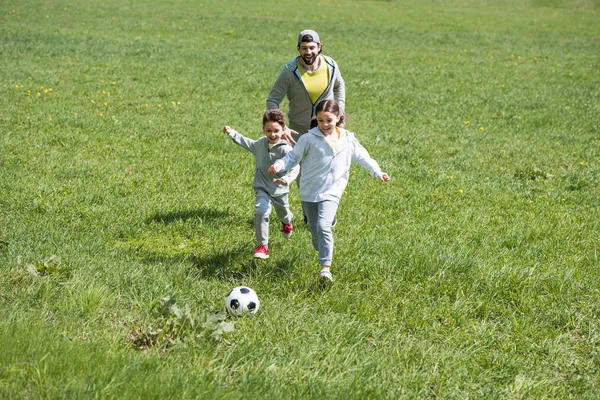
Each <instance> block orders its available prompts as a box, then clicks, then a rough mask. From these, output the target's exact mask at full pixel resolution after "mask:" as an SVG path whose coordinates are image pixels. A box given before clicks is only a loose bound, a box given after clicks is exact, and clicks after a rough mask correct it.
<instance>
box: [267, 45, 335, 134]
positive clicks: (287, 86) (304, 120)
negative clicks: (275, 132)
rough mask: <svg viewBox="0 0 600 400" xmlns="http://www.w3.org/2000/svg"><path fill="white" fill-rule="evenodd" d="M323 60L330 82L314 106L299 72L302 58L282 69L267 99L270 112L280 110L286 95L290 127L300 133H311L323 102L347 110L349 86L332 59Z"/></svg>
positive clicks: (325, 58) (294, 60) (326, 57)
mask: <svg viewBox="0 0 600 400" xmlns="http://www.w3.org/2000/svg"><path fill="white" fill-rule="evenodd" d="M322 57H323V60H324V61H325V63H326V64H327V66H328V67H329V70H330V74H329V83H328V85H327V88H326V89H325V91H324V92H323V94H322V95H321V97H319V99H318V100H317V101H316V102H315V104H313V103H312V100H311V98H310V95H309V94H308V90H306V87H305V86H304V82H302V77H301V75H300V71H298V66H297V64H296V60H297V59H298V58H299V57H296V58H294V59H293V60H292V61H290V62H289V63H287V64H286V65H285V66H284V67H283V69H282V70H281V73H280V74H279V76H278V77H277V79H276V80H275V84H274V85H273V88H272V89H271V92H270V93H269V97H268V98H267V109H271V108H279V104H280V103H281V102H282V101H283V99H284V97H285V96H287V98H288V100H289V110H288V124H289V127H290V128H291V129H293V130H295V131H296V132H298V133H299V134H303V133H306V132H308V131H309V129H310V121H311V119H312V118H313V117H314V116H315V106H316V105H317V104H318V103H319V102H320V101H321V100H329V99H334V100H335V101H336V102H337V103H338V105H339V107H340V109H341V110H344V107H345V103H346V86H345V83H344V79H343V78H342V74H341V73H340V69H339V67H338V65H337V63H336V62H335V61H334V60H333V59H332V58H331V57H328V56H325V55H322ZM323 67H325V65H322V66H321V68H323Z"/></svg>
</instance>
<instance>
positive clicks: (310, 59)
mask: <svg viewBox="0 0 600 400" xmlns="http://www.w3.org/2000/svg"><path fill="white" fill-rule="evenodd" d="M307 57H310V58H309V59H307ZM317 57H318V56H314V57H313V56H302V60H303V61H304V64H306V65H313V64H314V63H315V61H317Z"/></svg>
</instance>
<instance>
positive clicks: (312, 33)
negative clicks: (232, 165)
mask: <svg viewBox="0 0 600 400" xmlns="http://www.w3.org/2000/svg"><path fill="white" fill-rule="evenodd" d="M304 36H310V37H312V40H311V42H315V43H319V44H321V39H319V34H318V33H317V32H315V31H313V30H312V29H305V30H303V31H302V32H300V34H299V35H298V46H300V43H302V38H303V37H304Z"/></svg>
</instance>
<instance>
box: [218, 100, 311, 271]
mask: <svg viewBox="0 0 600 400" xmlns="http://www.w3.org/2000/svg"><path fill="white" fill-rule="evenodd" d="M284 132H285V115H284V114H283V112H282V111H281V110H278V109H272V110H267V111H266V112H265V113H264V114H263V133H264V134H265V136H264V137H262V138H260V139H258V140H252V139H248V138H246V137H244V136H243V135H241V134H240V133H239V132H237V131H235V130H234V129H232V128H230V127H229V126H225V127H224V128H223V133H225V134H226V135H228V136H229V137H230V138H231V140H233V142H234V143H235V144H237V145H239V146H241V147H243V148H245V149H246V150H248V151H250V152H251V153H252V154H254V157H255V160H256V163H255V164H256V172H255V173H254V180H253V181H252V187H253V188H254V193H255V195H256V209H255V212H254V230H255V232H256V242H257V246H256V248H255V249H254V257H256V258H262V259H265V258H268V257H269V216H270V214H271V204H272V205H273V207H274V208H275V212H276V213H277V216H278V217H279V219H280V220H281V221H282V228H281V231H282V232H283V236H284V237H286V238H289V237H290V236H292V232H293V231H294V227H293V225H292V217H293V214H292V212H291V211H290V207H289V203H288V192H289V184H290V183H291V182H292V181H293V180H294V179H296V177H297V176H298V172H299V171H300V167H299V166H296V167H294V168H291V169H290V170H289V171H286V172H285V173H284V172H282V173H280V174H277V175H276V176H275V178H274V177H273V175H270V174H269V173H268V172H267V170H268V169H269V166H270V165H271V164H273V162H275V161H277V160H279V159H280V158H282V157H284V156H285V155H286V154H287V153H289V152H290V151H291V150H292V146H290V145H289V143H288V142H286V141H285V140H283V139H282V135H283V133H284Z"/></svg>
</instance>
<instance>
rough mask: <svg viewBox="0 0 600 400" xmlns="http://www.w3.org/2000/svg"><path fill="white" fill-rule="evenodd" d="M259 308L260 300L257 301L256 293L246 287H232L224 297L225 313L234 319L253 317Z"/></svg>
mask: <svg viewBox="0 0 600 400" xmlns="http://www.w3.org/2000/svg"><path fill="white" fill-rule="evenodd" d="M259 306H260V300H258V296H257V295H256V292H255V291H254V290H252V289H250V288H249V287H246V286H238V287H234V288H233V289H231V292H229V294H228V295H227V297H225V307H226V308H227V311H228V312H229V313H230V314H231V315H235V316H236V317H241V316H243V315H254V314H256V312H257V311H258V307H259Z"/></svg>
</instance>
